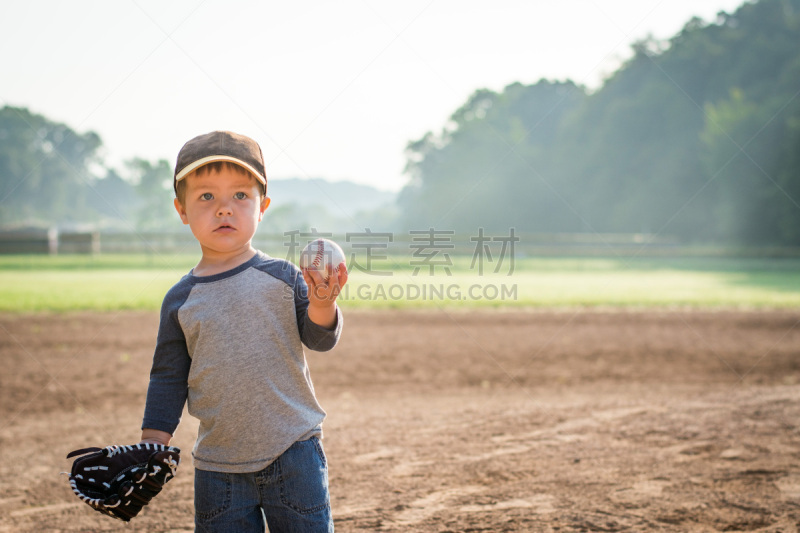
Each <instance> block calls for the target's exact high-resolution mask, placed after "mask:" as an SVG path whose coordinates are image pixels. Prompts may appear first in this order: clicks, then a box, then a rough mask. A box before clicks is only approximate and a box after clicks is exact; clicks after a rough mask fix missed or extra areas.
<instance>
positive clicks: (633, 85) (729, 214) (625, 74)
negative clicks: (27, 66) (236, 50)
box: [0, 0, 800, 246]
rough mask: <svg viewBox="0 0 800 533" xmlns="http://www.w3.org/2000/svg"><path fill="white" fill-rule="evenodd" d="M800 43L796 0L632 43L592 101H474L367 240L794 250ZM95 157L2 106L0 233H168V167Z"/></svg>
mask: <svg viewBox="0 0 800 533" xmlns="http://www.w3.org/2000/svg"><path fill="white" fill-rule="evenodd" d="M798 43H800V0H760V1H757V2H752V3H745V4H743V5H742V6H741V7H740V8H739V9H737V10H736V11H735V12H734V13H732V14H729V13H725V12H721V13H719V14H718V15H717V17H716V19H715V20H714V21H712V22H704V21H702V20H700V19H697V18H694V19H692V20H690V21H689V22H688V23H687V24H686V25H685V26H684V27H683V29H682V30H681V31H680V32H678V33H677V34H676V35H675V36H673V37H672V38H670V39H668V40H666V41H657V40H654V39H652V38H649V39H645V40H642V41H640V42H637V43H634V44H633V47H632V48H633V50H632V51H633V54H632V57H631V58H630V59H629V60H627V61H626V62H625V63H624V64H623V65H622V66H621V67H620V68H619V69H618V70H617V71H616V72H614V73H613V74H612V75H610V76H609V77H608V78H607V79H606V80H605V82H604V83H603V84H602V86H601V87H600V88H598V89H596V90H594V91H589V90H587V89H586V88H585V87H582V86H580V85H578V84H576V83H574V82H573V81H570V80H566V81H548V80H541V81H539V82H538V83H535V84H531V85H524V84H521V83H513V84H511V85H509V86H507V87H506V88H505V89H504V90H503V91H501V92H495V91H491V90H487V89H480V90H477V91H475V92H474V93H473V94H472V95H471V96H470V98H468V99H467V101H466V102H465V103H464V104H463V105H462V106H461V107H460V108H459V109H457V110H456V111H455V112H454V113H453V114H452V116H451V117H450V120H449V122H448V123H447V124H446V125H445V126H444V127H443V128H442V130H441V132H439V133H433V132H429V133H427V134H426V135H424V136H423V137H422V138H420V139H417V140H414V141H411V142H409V143H408V145H407V148H406V156H407V166H406V172H407V174H408V177H409V182H408V185H407V186H406V187H405V188H404V189H403V190H402V191H401V193H400V195H399V196H398V200H397V209H396V210H393V211H392V215H391V217H392V218H390V217H387V216H386V214H385V213H384V214H382V215H381V216H380V217H379V218H377V219H376V220H379V223H380V224H381V225H382V227H379V228H376V227H373V228H372V229H374V230H378V231H381V230H388V229H408V228H416V229H419V228H423V227H434V228H437V229H441V230H454V231H456V232H463V233H468V234H473V233H474V232H475V231H477V229H478V228H484V229H486V230H487V231H488V230H491V231H495V232H497V231H501V232H507V231H508V229H509V228H515V229H516V230H517V232H518V233H523V232H545V233H559V232H594V233H608V232H622V233H640V232H644V233H651V234H657V235H662V236H670V237H677V238H679V239H681V240H682V241H683V242H703V243H723V244H770V245H795V246H796V245H800V47H798V46H797V45H798ZM531 61H535V57H532V58H531ZM101 153H102V141H101V139H100V137H99V136H98V135H97V134H96V133H94V132H86V133H78V132H76V131H74V130H72V129H71V128H70V127H68V126H67V125H65V124H61V123H57V122H54V121H51V120H49V119H47V118H46V117H44V116H41V115H38V114H35V113H33V112H31V111H30V110H28V109H26V108H19V107H10V106H6V107H3V108H1V109H0V226H9V225H20V224H40V225H41V224H53V223H58V224H62V225H64V224H82V223H91V224H94V225H95V226H101V227H113V228H116V229H136V230H139V231H141V230H144V231H148V230H153V231H159V230H163V229H164V228H165V227H170V228H174V227H175V224H174V223H175V217H174V213H173V210H172V205H171V204H172V202H171V198H172V192H171V189H172V186H171V180H172V168H171V164H170V163H169V162H167V161H166V160H159V161H147V160H144V159H141V158H133V159H131V160H130V161H128V162H126V163H125V165H124V167H123V168H121V169H115V168H110V167H108V166H106V165H105V164H104V163H103V161H102V158H101ZM274 215H275V216H277V217H278V218H279V219H280V220H277V219H276V220H275V221H274V222H275V224H278V225H280V224H281V223H282V222H287V223H288V221H292V222H296V220H295V219H294V218H291V217H289V215H288V214H283V213H281V212H279V211H275V212H274ZM284 215H285V216H284ZM281 217H284V218H285V220H283V219H281ZM287 217H288V218H287ZM295 218H296V217H295Z"/></svg>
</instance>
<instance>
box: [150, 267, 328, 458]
mask: <svg viewBox="0 0 800 533" xmlns="http://www.w3.org/2000/svg"><path fill="white" fill-rule="evenodd" d="M307 310H308V298H307V286H306V283H305V281H304V280H303V276H302V274H301V273H300V270H299V269H298V268H297V267H296V266H294V265H292V264H291V263H289V262H288V261H284V260H282V259H275V258H272V257H269V256H268V255H266V254H264V253H262V252H258V253H257V254H256V255H255V256H254V257H253V258H252V259H251V260H250V261H248V262H246V263H244V264H242V265H240V266H238V267H236V268H234V269H232V270H229V271H227V272H223V273H220V274H216V275H213V276H204V277H198V276H194V275H193V274H192V273H191V272H190V273H189V274H187V275H186V276H184V277H183V278H182V279H181V280H180V281H179V282H178V283H177V284H176V285H175V286H173V287H172V289H170V290H169V292H168V293H167V295H166V297H165V298H164V302H163V304H162V307H161V322H160V324H159V330H158V339H157V341H156V349H155V354H154V356H153V367H152V370H151V372H150V386H149V388H148V391H147V404H146V406H145V412H144V420H143V422H142V428H151V429H157V430H161V431H166V432H167V433H170V434H174V432H175V429H176V428H177V427H178V423H179V422H180V418H181V414H182V412H183V406H184V403H185V402H186V401H187V400H188V408H189V413H190V414H191V415H192V416H194V417H196V418H198V419H199V420H200V428H199V430H198V435H197V442H196V443H195V446H194V451H193V453H192V455H193V457H194V464H195V466H196V467H197V468H200V469H202V470H211V471H217V472H255V471H258V470H261V469H263V468H265V467H266V466H267V465H269V464H270V463H271V462H272V461H274V460H275V459H276V458H277V457H278V456H279V455H280V454H281V453H283V452H284V451H286V450H287V449H288V448H289V447H290V446H291V445H292V444H293V443H294V442H296V441H298V440H304V439H307V438H310V437H312V436H315V435H320V434H321V431H322V430H321V424H322V421H323V420H324V418H325V411H323V410H322V407H320V405H319V403H318V402H317V399H316V396H315V394H314V386H313V385H312V383H311V376H310V374H309V370H308V364H307V363H306V359H305V355H304V353H303V344H305V345H306V346H307V347H308V348H310V349H313V350H317V351H326V350H330V349H331V348H333V347H334V346H335V345H336V343H337V341H338V340H339V336H340V334H341V331H342V314H341V311H339V310H338V309H337V312H336V314H337V317H336V326H335V327H334V329H333V330H327V329H325V328H322V327H320V326H318V325H317V324H314V323H313V322H312V321H311V320H310V319H309V318H308V313H307Z"/></svg>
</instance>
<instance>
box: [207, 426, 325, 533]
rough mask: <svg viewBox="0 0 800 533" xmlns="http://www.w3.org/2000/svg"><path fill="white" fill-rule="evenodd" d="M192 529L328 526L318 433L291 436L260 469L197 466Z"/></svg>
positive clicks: (238, 532) (212, 532)
mask: <svg viewBox="0 0 800 533" xmlns="http://www.w3.org/2000/svg"><path fill="white" fill-rule="evenodd" d="M194 508H195V517H194V523H195V532H199V533H223V532H224V533H232V532H235V533H247V532H251V531H253V532H256V531H258V532H259V533H261V532H263V531H265V527H266V526H269V531H270V533H281V532H287V533H288V532H292V533H294V532H297V533H306V532H308V533H311V532H314V533H316V532H325V533H327V532H332V531H333V519H332V517H331V505H330V496H329V494H328V465H327V460H326V459H325V452H324V451H323V449H322V443H320V441H319V439H317V438H316V437H312V438H310V439H308V440H304V441H299V442H295V443H294V444H293V445H292V446H291V447H290V448H289V449H288V450H286V451H285V452H284V453H283V454H282V455H281V456H280V457H278V458H277V459H276V460H275V462H273V463H272V464H270V465H269V466H268V467H267V468H265V469H264V470H261V471H260V472H250V473H246V474H227V473H223V472H209V471H207V470H197V469H195V474H194Z"/></svg>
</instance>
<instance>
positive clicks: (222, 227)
mask: <svg viewBox="0 0 800 533" xmlns="http://www.w3.org/2000/svg"><path fill="white" fill-rule="evenodd" d="M235 229H236V228H234V227H233V226H231V225H230V224H222V225H220V226H219V227H218V228H217V229H215V230H214V231H221V232H225V231H234V230H235Z"/></svg>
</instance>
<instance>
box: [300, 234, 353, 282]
mask: <svg viewBox="0 0 800 533" xmlns="http://www.w3.org/2000/svg"><path fill="white" fill-rule="evenodd" d="M344 262H345V261H344V252H343V251H342V248H341V247H340V246H339V245H338V244H336V243H335V242H333V241H331V240H329V239H316V240H313V241H311V242H310V243H308V244H307V245H306V247H305V248H303V251H302V252H300V261H299V263H300V267H301V268H308V269H311V270H319V272H320V273H321V274H322V277H323V278H324V279H325V281H327V280H328V265H332V266H333V271H334V272H338V270H339V265H340V264H342V263H344Z"/></svg>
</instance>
